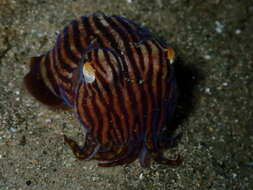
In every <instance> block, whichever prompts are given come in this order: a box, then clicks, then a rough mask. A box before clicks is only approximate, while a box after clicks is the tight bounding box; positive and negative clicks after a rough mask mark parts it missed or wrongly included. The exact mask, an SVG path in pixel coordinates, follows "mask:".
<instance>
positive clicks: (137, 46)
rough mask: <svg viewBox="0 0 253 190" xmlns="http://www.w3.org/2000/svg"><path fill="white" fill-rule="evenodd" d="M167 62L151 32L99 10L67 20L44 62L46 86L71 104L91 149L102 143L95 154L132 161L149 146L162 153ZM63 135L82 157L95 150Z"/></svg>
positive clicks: (170, 94) (169, 90)
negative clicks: (87, 71) (88, 71)
mask: <svg viewBox="0 0 253 190" xmlns="http://www.w3.org/2000/svg"><path fill="white" fill-rule="evenodd" d="M86 62H89V63H90V64H91V66H92V68H93V69H94V70H95V81H94V82H91V83H86V82H85V81H84V80H83V76H82V72H80V71H81V70H82V69H81V68H82V67H83V65H84V64H86ZM171 67H172V66H169V63H168V60H167V54H166V51H165V47H163V45H162V44H161V43H160V42H159V41H158V40H156V38H154V37H153V36H152V35H151V34H150V33H149V32H148V31H146V30H144V29H142V28H141V27H139V26H138V25H137V24H135V23H133V22H131V21H129V20H127V19H124V18H122V17H120V16H105V15H103V14H94V15H91V16H87V17H80V18H79V19H76V20H74V21H72V22H71V23H70V24H68V25H67V26H66V27H65V28H64V30H63V31H62V32H61V33H60V34H59V36H58V39H57V42H56V44H55V47H54V48H53V49H52V50H51V51H49V52H48V53H47V54H46V55H45V56H44V58H43V59H42V61H41V72H42V76H43V79H44V81H45V84H46V85H47V87H48V88H49V89H50V90H51V91H52V93H54V94H56V95H57V96H58V97H60V98H62V99H63V100H64V101H65V102H66V103H67V104H68V105H70V106H73V107H74V108H75V112H76V113H77V115H78V118H79V120H80V121H81V123H82V124H83V126H84V127H85V128H86V129H87V135H88V138H89V139H91V141H92V142H93V143H94V144H95V145H94V146H93V149H95V148H94V147H96V145H98V146H101V148H97V149H96V152H94V156H93V154H92V156H93V157H94V159H98V160H104V161H106V160H107V161H108V162H109V163H110V164H112V163H116V164H115V165H117V164H123V163H128V162H131V161H133V160H135V159H136V157H137V156H138V155H139V154H140V153H141V152H145V153H142V157H146V155H147V153H146V152H150V153H152V154H153V153H154V155H157V156H156V158H157V160H158V158H160V157H159V156H160V154H159V156H158V153H159V150H158V141H159V135H160V131H161V128H162V126H163V125H164V122H165V121H166V118H167V115H169V114H172V113H168V106H170V100H172V99H174V96H175V88H174V83H173V84H172V83H171V82H172V81H169V80H168V78H171V76H170V75H171V71H170V69H171ZM76 71H78V72H76ZM77 75H78V77H76V76H77ZM77 79H78V81H77ZM171 105H172V104H171ZM173 105H174V103H173ZM66 139H67V137H66ZM67 142H68V143H69V144H70V146H71V147H72V149H73V151H74V152H75V153H76V155H77V152H78V155H80V154H83V156H82V158H84V157H85V156H84V155H85V153H86V154H88V153H87V152H89V155H90V152H92V151H91V149H89V148H87V147H86V149H87V150H88V149H89V151H87V152H85V150H84V149H82V151H80V150H78V151H77V146H76V145H75V143H74V142H72V140H70V139H67ZM134 146H136V147H134ZM136 149H137V150H136ZM94 151H95V150H94ZM107 151H108V154H107ZM78 155H77V156H78ZM80 158H81V156H80ZM109 158H110V159H109ZM142 159H144V158H142ZM141 162H144V161H141ZM110 164H109V165H108V166H110ZM142 164H143V163H142ZM112 165H113V164H112ZM103 166H107V165H106V164H105V165H103Z"/></svg>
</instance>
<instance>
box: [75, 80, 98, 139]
mask: <svg viewBox="0 0 253 190" xmlns="http://www.w3.org/2000/svg"><path fill="white" fill-rule="evenodd" d="M85 86H86V85H85V83H82V84H81V86H80V88H79V89H78V91H77V92H78V93H77V96H76V102H77V103H76V107H77V111H78V114H79V115H80V116H81V120H83V118H82V117H85V120H87V122H88V123H87V125H86V127H87V129H88V133H89V134H91V132H92V128H93V126H94V121H93V120H92V118H91V113H90V111H91V110H90V109H89V108H88V105H85V104H84V101H86V100H85V98H86V97H85V96H84V95H85V94H84V93H87V91H85V89H86V87H85ZM86 96H87V95H86ZM79 107H82V109H84V108H87V109H85V112H84V110H83V114H82V113H81V112H80V110H79ZM84 123H85V121H84Z"/></svg>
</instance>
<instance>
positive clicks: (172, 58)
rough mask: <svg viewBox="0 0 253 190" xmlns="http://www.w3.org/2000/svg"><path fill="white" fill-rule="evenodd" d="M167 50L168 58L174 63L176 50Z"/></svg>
mask: <svg viewBox="0 0 253 190" xmlns="http://www.w3.org/2000/svg"><path fill="white" fill-rule="evenodd" d="M166 50H167V59H168V60H169V61H170V64H172V63H174V61H175V58H176V53H175V50H174V49H172V48H168V49H166Z"/></svg>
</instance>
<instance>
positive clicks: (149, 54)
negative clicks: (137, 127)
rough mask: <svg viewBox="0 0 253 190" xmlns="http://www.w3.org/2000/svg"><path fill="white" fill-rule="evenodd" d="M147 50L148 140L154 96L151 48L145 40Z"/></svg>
mask: <svg viewBox="0 0 253 190" xmlns="http://www.w3.org/2000/svg"><path fill="white" fill-rule="evenodd" d="M143 44H144V45H145V47H146V49H147V51H148V55H147V56H148V60H149V66H150V67H149V70H148V72H147V80H148V83H147V86H148V92H151V93H149V97H150V98H149V102H148V104H149V105H148V106H151V110H148V115H147V122H146V127H147V128H146V135H145V137H146V138H148V139H147V140H148V141H150V139H149V138H150V137H151V135H152V134H151V129H152V120H153V114H152V111H153V110H152V109H153V105H154V97H153V94H152V79H153V64H154V63H153V57H152V50H151V48H150V47H149V45H148V43H146V41H145V42H144V43H143Z"/></svg>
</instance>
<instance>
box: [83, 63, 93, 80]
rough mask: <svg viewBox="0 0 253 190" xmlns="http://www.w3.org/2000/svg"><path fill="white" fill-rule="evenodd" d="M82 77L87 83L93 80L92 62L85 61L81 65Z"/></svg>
mask: <svg viewBox="0 0 253 190" xmlns="http://www.w3.org/2000/svg"><path fill="white" fill-rule="evenodd" d="M83 77H84V81H85V82H87V83H92V82H94V80H95V70H94V68H93V67H92V62H86V63H84V65H83Z"/></svg>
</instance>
